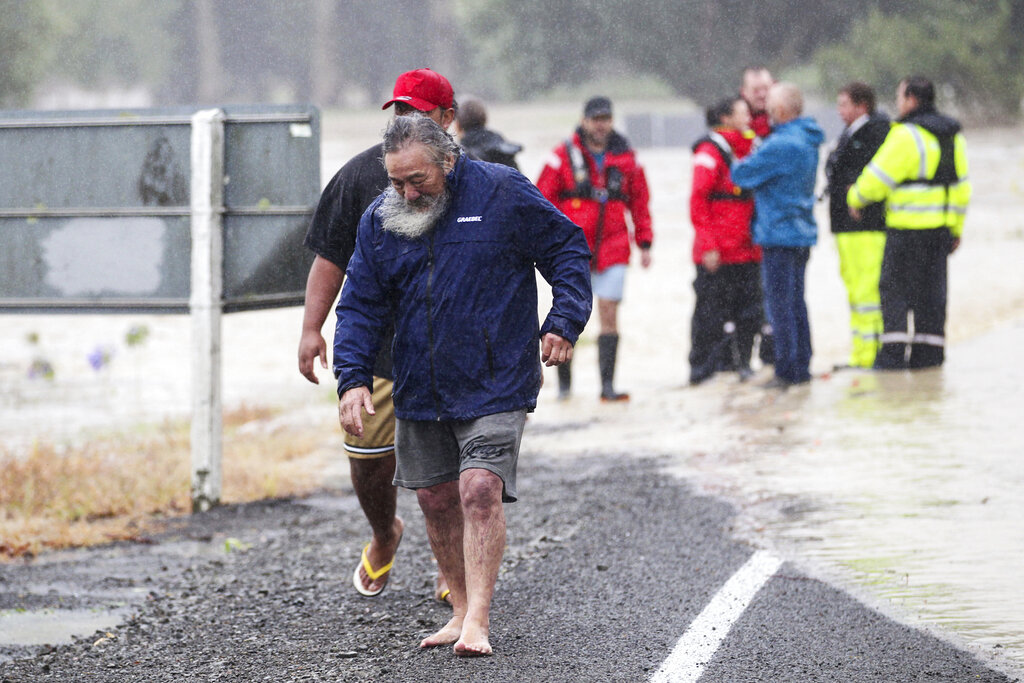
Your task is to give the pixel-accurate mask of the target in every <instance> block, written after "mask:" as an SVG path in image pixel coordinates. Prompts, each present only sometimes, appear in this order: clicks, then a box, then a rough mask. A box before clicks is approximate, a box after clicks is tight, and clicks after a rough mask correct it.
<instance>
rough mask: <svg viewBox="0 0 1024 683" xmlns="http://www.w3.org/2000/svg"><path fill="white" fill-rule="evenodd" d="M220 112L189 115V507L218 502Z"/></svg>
mask: <svg viewBox="0 0 1024 683" xmlns="http://www.w3.org/2000/svg"><path fill="white" fill-rule="evenodd" d="M223 204H224V112H223V111H221V110H220V109H206V110H203V111H199V112H196V113H195V115H193V117H192V206H191V208H192V229H191V232H192V286H191V292H190V297H189V310H190V313H191V316H190V317H191V319H192V511H193V512H201V511H204V510H208V509H210V508H211V507H212V506H214V505H217V504H218V503H219V502H220V494H221V451H222V433H221V432H222V417H221V345H220V340H221V314H222V310H221V293H222V275H223V272H222V271H223V253H224V236H223V231H222V217H223V211H224V209H223Z"/></svg>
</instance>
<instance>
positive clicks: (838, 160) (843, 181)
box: [825, 112, 890, 232]
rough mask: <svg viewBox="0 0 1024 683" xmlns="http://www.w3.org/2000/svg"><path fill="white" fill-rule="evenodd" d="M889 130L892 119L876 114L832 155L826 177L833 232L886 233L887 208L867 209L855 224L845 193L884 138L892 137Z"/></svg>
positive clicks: (826, 165) (871, 206)
mask: <svg viewBox="0 0 1024 683" xmlns="http://www.w3.org/2000/svg"><path fill="white" fill-rule="evenodd" d="M889 127H890V124H889V117H887V116H886V115H885V114H883V113H881V112H875V113H873V114H871V115H870V116H869V117H868V120H867V121H866V122H865V123H864V125H862V126H861V127H860V128H858V129H857V130H856V132H854V133H853V135H851V136H849V138H848V139H846V140H844V141H842V142H841V144H840V145H838V146H837V147H836V149H835V150H833V152H832V153H831V154H829V156H828V161H826V162H825V177H826V178H828V197H829V217H830V218H831V219H832V220H831V224H832V232H857V231H861V230H885V206H884V204H870V205H868V206H867V207H865V208H864V210H863V211H862V212H861V220H860V221H859V222H858V221H855V220H853V218H852V217H851V216H850V213H849V209H848V208H847V206H846V191H847V190H848V189H849V188H850V185H853V184H854V183H855V182H857V178H858V177H859V176H860V172H861V171H862V170H864V167H865V166H867V165H868V162H869V161H871V158H872V157H873V156H875V152H877V151H878V148H879V147H881V146H882V142H884V141H885V136H886V135H888V134H889Z"/></svg>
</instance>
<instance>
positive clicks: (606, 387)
mask: <svg viewBox="0 0 1024 683" xmlns="http://www.w3.org/2000/svg"><path fill="white" fill-rule="evenodd" d="M618 351H619V335H617V334H602V335H598V337H597V367H598V369H599V370H600V371H601V400H602V401H628V400H629V394H620V393H618V392H617V391H615V389H614V387H613V380H614V378H615V358H616V356H617V355H618Z"/></svg>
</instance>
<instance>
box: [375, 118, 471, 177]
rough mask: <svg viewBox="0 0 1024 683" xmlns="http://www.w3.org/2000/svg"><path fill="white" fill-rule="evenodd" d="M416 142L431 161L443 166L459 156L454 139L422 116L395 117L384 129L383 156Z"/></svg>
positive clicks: (431, 120)
mask: <svg viewBox="0 0 1024 683" xmlns="http://www.w3.org/2000/svg"><path fill="white" fill-rule="evenodd" d="M414 142H418V143H420V144H421V145H423V146H425V147H426V148H427V149H428V150H429V151H430V157H431V161H433V162H434V163H435V164H437V165H438V166H444V162H445V160H447V159H449V158H451V157H458V156H459V145H458V143H457V142H455V139H454V138H452V136H451V135H449V134H448V131H446V130H445V129H444V128H442V127H441V126H439V125H437V124H436V123H434V121H433V119H431V118H430V117H427V116H423V115H422V114H410V115H408V116H396V117H394V118H393V119H391V121H390V122H389V123H388V125H387V128H385V129H384V156H387V155H388V154H390V153H392V152H397V151H399V150H401V149H404V148H405V147H406V146H407V145H409V144H411V143H414Z"/></svg>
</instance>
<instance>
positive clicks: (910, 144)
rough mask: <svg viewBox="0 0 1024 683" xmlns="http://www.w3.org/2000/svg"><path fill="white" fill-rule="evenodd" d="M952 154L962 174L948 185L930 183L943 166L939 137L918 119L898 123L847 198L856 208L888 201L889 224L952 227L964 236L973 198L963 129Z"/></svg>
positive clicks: (903, 227) (896, 226) (899, 227)
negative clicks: (921, 124) (916, 122)
mask: <svg viewBox="0 0 1024 683" xmlns="http://www.w3.org/2000/svg"><path fill="white" fill-rule="evenodd" d="M953 154H954V166H955V169H956V176H957V177H956V178H955V179H953V180H952V182H950V183H949V184H948V185H945V184H935V183H933V182H929V181H931V180H932V179H934V178H935V174H936V171H937V170H938V166H939V158H940V157H941V151H940V148H939V139H938V138H937V137H936V136H935V135H933V134H932V133H931V132H929V131H928V130H925V129H924V128H923V127H921V126H919V125H917V124H914V123H898V124H896V125H894V126H893V127H892V130H890V131H889V135H888V136H886V138H885V142H883V143H882V146H881V147H879V148H878V151H877V152H875V156H874V157H873V158H872V159H871V162H870V163H869V164H868V165H867V166H865V167H864V171H863V172H861V174H860V177H859V178H857V182H856V183H855V184H854V185H853V186H852V187H850V190H849V192H847V195H846V201H847V203H848V204H849V205H850V206H851V207H853V208H855V209H861V208H863V207H864V206H866V205H868V204H872V203H874V202H881V201H884V202H886V206H885V212H886V213H885V224H886V226H888V227H889V228H893V229H897V230H926V229H930V228H942V227H948V228H949V230H950V232H951V233H952V234H953V236H954V237H960V235H961V233H962V232H963V229H964V216H965V215H966V214H967V204H968V202H969V201H970V199H971V183H970V180H969V179H968V177H967V143H966V142H965V141H964V137H963V135H961V134H960V133H957V134H956V135H955V136H954V137H953Z"/></svg>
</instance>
